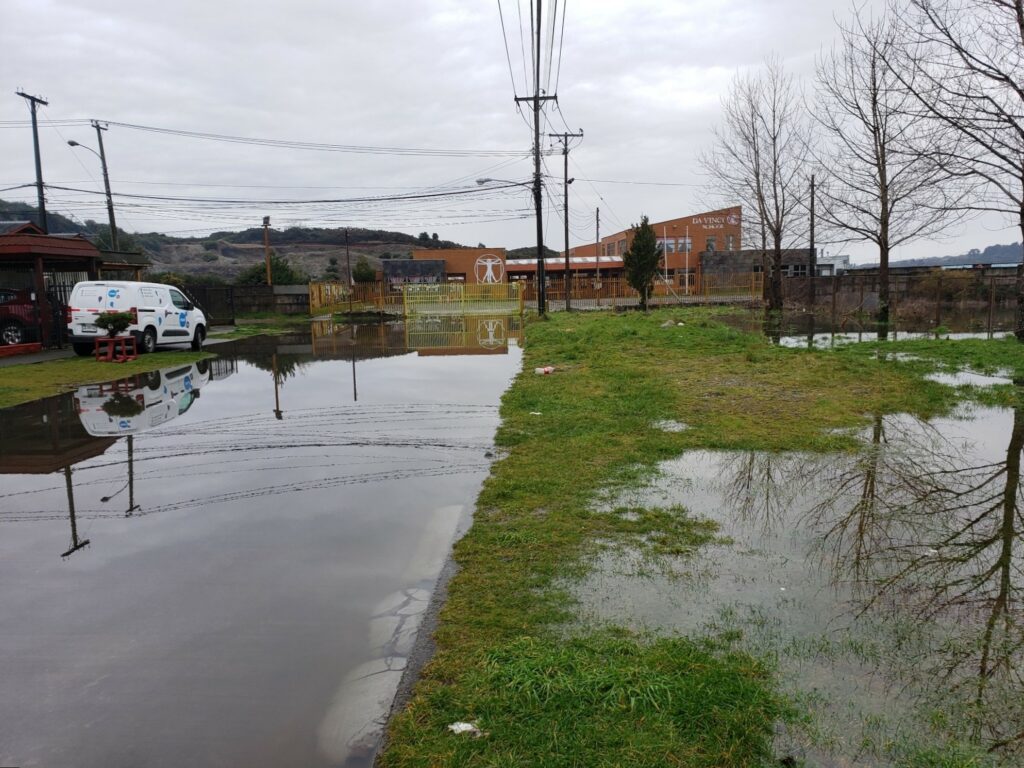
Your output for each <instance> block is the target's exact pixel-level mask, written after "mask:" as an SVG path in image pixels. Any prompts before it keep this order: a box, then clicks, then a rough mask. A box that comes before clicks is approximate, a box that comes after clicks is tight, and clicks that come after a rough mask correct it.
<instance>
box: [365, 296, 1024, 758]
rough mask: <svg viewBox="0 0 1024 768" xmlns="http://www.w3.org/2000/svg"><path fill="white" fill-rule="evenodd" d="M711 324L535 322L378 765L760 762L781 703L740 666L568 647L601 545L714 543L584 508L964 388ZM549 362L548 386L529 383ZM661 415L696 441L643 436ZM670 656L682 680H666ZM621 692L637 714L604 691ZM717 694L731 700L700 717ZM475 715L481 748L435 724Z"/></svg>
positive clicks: (686, 530)
mask: <svg viewBox="0 0 1024 768" xmlns="http://www.w3.org/2000/svg"><path fill="white" fill-rule="evenodd" d="M715 317H716V315H715V313H712V312H707V311H704V310H699V309H673V310H662V311H658V312H652V313H650V314H648V315H645V314H642V313H639V312H633V313H625V314H621V315H612V314H606V313H572V314H566V313H561V314H558V315H553V316H551V318H550V319H548V320H545V321H538V320H534V321H531V322H530V323H529V324H528V326H527V329H526V342H525V350H524V362H523V372H522V373H520V375H519V376H518V377H517V378H516V380H515V381H514V383H513V385H512V386H511V388H510V389H509V390H508V391H507V392H506V394H505V396H504V398H503V400H502V407H501V416H502V423H501V426H500V428H499V430H498V433H497V436H496V441H497V443H498V444H499V445H500V446H502V447H504V448H505V449H506V457H505V458H504V459H502V460H501V461H499V462H497V463H496V464H495V465H494V466H493V467H492V471H491V475H490V477H489V478H488V479H487V481H486V482H485V484H484V487H483V490H482V491H481V494H480V496H479V499H478V503H477V514H476V517H475V520H474V524H473V526H472V528H471V529H470V531H469V532H468V533H467V534H466V536H465V537H463V538H462V539H461V540H460V541H459V542H458V543H457V544H456V546H455V549H454V558H455V560H456V562H457V563H458V566H459V572H458V573H457V575H456V576H455V577H454V578H453V579H452V581H451V583H450V584H449V588H448V600H447V603H446V604H445V606H444V608H443V609H442V612H441V617H440V624H439V627H438V630H437V632H436V634H435V640H436V643H437V652H436V654H435V657H434V659H433V660H432V661H431V662H430V663H429V664H428V665H427V667H426V668H425V669H424V671H423V674H422V676H421V679H420V682H419V683H418V685H417V687H416V690H415V692H414V695H413V698H412V700H411V702H410V704H409V706H407V707H406V709H405V710H404V711H403V712H402V713H400V714H399V715H398V716H397V717H396V718H395V719H394V720H393V722H392V725H391V730H390V739H389V743H388V746H387V748H386V749H385V751H384V753H383V754H382V756H381V758H380V761H381V764H382V765H384V766H389V767H391V768H396V767H397V766H438V765H470V766H477V765H480V766H484V765H487V766H498V765H508V766H511V765H522V766H527V765H529V766H542V765H580V766H584V765H587V766H589V765H609V766H611V765H616V766H634V765H636V766H646V765H673V764H676V765H747V764H750V765H753V764H757V761H758V760H761V759H762V758H763V757H764V755H766V754H767V753H766V750H767V748H768V745H769V744H770V742H771V736H772V729H773V725H774V721H775V719H776V718H777V717H778V716H779V714H780V713H781V712H782V711H783V708H782V707H781V705H780V704H779V702H778V700H777V697H776V695H775V693H774V692H773V687H772V683H771V680H770V678H769V676H768V675H767V674H766V673H765V670H764V669H763V668H762V667H761V666H759V664H758V663H757V662H756V661H755V660H754V659H752V658H750V657H749V656H744V655H742V654H736V653H733V652H731V651H729V650H728V649H726V648H724V647H722V646H720V645H715V644H709V643H706V642H704V641H702V640H701V639H699V638H698V639H691V640H683V639H678V638H676V639H671V640H666V641H659V642H657V643H648V642H645V641H644V640H643V639H640V638H635V637H630V636H621V637H617V638H615V639H614V640H611V639H609V638H608V637H607V636H604V635H601V634H590V635H588V634H587V631H586V630H585V629H580V630H573V633H574V636H573V637H570V638H568V639H566V638H565V637H564V636H563V633H564V627H565V626H566V625H568V624H569V623H570V621H571V620H572V619H574V618H576V617H575V616H574V614H573V608H574V605H573V603H572V601H571V599H570V598H569V596H568V595H567V594H566V593H565V591H564V590H563V589H561V588H560V587H559V584H564V579H566V578H567V577H572V576H574V575H579V574H582V573H584V572H585V570H586V567H587V565H586V564H587V562H588V556H589V555H591V554H593V553H594V552H596V551H597V548H598V547H599V546H602V545H603V544H604V543H606V542H608V541H609V540H611V541H620V542H625V543H628V544H630V545H633V546H639V547H641V548H643V547H646V548H647V549H648V551H649V552H653V553H655V554H658V553H661V554H676V555H678V554H681V555H684V556H685V554H686V553H687V552H690V551H692V550H693V549H694V548H696V547H699V546H701V545H702V544H705V543H707V542H708V541H710V540H711V539H712V538H713V537H714V535H715V531H714V529H713V527H711V526H709V525H707V524H706V523H701V522H700V521H696V520H693V519H692V518H690V517H689V516H688V515H687V514H686V511H685V510H682V509H679V508H673V509H667V510H666V509H654V510H651V509H643V510H637V509H627V510H623V509H616V510H613V511H611V512H608V511H599V510H598V509H597V505H596V504H595V502H596V501H597V500H598V499H600V498H609V497H611V496H613V495H614V492H615V491H616V490H622V489H626V488H629V487H635V486H637V485H638V484H641V483H643V482H644V481H645V480H647V479H648V478H650V477H651V475H652V473H653V472H655V471H656V467H657V464H658V462H660V461H662V460H666V459H670V458H674V457H677V456H679V455H680V454H681V453H682V452H683V451H685V450H687V449H742V450H767V451H781V450H809V451H831V450H847V449H849V450H852V449H854V448H855V447H856V441H855V439H854V437H853V436H852V435H851V432H852V431H853V430H855V429H856V428H860V427H864V426H866V425H867V424H869V423H870V418H871V415H872V414H876V413H894V412H908V413H911V414H914V415H915V416H918V417H921V418H929V417H933V416H937V415H941V414H945V413H948V412H950V411H951V409H953V408H954V407H955V406H956V405H957V403H958V402H959V401H960V399H961V398H962V397H963V393H962V392H959V391H958V390H956V389H954V388H951V387H948V386H944V385H942V384H938V383H936V382H931V381H927V380H925V379H923V377H922V374H923V372H924V370H925V368H924V367H923V366H915V365H908V364H904V363H897V362H894V361H893V360H891V359H887V357H886V356H880V355H879V354H877V353H872V352H871V350H870V349H869V348H867V347H866V348H865V349H864V350H860V351H855V350H840V351H831V350H810V351H808V350H803V349H799V350H798V349H787V348H782V347H777V346H774V345H772V344H771V343H770V342H769V341H768V340H766V339H765V338H764V337H762V336H760V335H755V334H752V333H746V332H743V331H739V330H736V329H733V328H729V327H727V326H725V325H723V324H721V323H719V322H717V320H716V319H715ZM920 343H924V344H931V343H932V342H913V343H907V344H908V347H907V351H908V352H911V353H913V352H914V349H912V348H910V345H911V344H914V345H916V344H920ZM935 343H937V344H945V343H946V342H935ZM949 343H950V344H959V343H961V342H949ZM986 343H987V344H996V345H1000V344H1002V342H981V343H980V345H979V346H978V347H977V349H976V350H975V351H974V352H972V353H955V352H951V351H948V350H945V349H944V350H943V355H944V357H943V360H944V361H945V362H944V364H953V363H954V362H955V361H958V360H959V359H960V355H961V354H966V355H967V356H968V357H971V356H972V355H973V356H974V358H976V359H982V358H984V359H990V358H991V359H992V360H993V364H996V362H995V361H999V362H998V364H999V365H1000V366H1002V365H1004V357H1003V356H1002V355H1001V354H1000V353H999V352H995V351H993V350H992V349H989V348H987V347H985V346H984V345H985V344H986ZM902 344H903V343H901V346H900V349H902V348H903V346H902ZM998 349H1000V350H1003V349H1004V347H1002V346H999V347H998ZM1005 349H1006V350H1007V351H1008V353H1009V354H1011V355H1016V354H1018V352H1017V350H1016V348H1013V347H1009V346H1007V347H1006V348H1005ZM1022 360H1024V358H1022ZM547 365H553V366H555V368H556V371H555V373H554V374H553V375H550V376H537V375H535V374H534V372H533V371H534V368H537V367H541V366H547ZM934 365H935V363H933V364H932V367H934ZM668 420H672V421H679V422H683V423H685V424H687V425H688V427H689V428H688V429H686V430H684V431H680V432H668V431H663V430H661V429H658V428H656V427H655V426H654V425H655V424H656V423H657V422H660V421H668ZM663 642H664V643H665V644H662V643H663ZM677 655H678V657H679V666H672V665H670V664H669V665H667V666H665V664H667V662H666V660H665V657H671V656H677ZM599 662H600V663H599ZM659 665H662V666H659ZM638 670H648V671H650V673H651V677H650V678H649V679H650V681H651V682H652V684H654V685H655V687H656V688H657V692H656V693H650V692H648V693H645V692H643V690H644V689H642V686H641V685H640V683H639V682H638V680H639V678H640V677H641V675H640V674H639V672H638ZM520 679H521V682H516V681H517V680H520ZM615 680H620V681H623V682H622V684H621V686H619V685H618V684H617V683H612V682H609V681H615ZM600 681H604V682H600ZM634 684H635V685H637V686H639V687H638V691H639V692H638V693H637V694H636V696H635V697H633V698H636V699H637V701H638V702H640V703H641V704H642V706H641V708H640V709H636V708H633V707H631V706H623V705H622V702H623V701H627V700H631V697H630V696H625V695H619V694H617V693H610V691H624V690H627V689H629V688H630V686H631V685H634ZM549 687H551V692H550V693H549V692H548V688H549ZM730 691H731V692H733V694H727V692H730ZM573 692H575V693H576V694H577V695H578V696H579V697H580V702H578V703H576V704H573V703H572V702H571V701H570V699H572V695H573ZM719 694H722V695H728V697H729V698H728V700H729V702H730V703H729V705H728V706H725V705H724V704H723V705H720V704H715V703H712V702H718V701H719V699H718V698H717V697H718V696H719ZM702 703H703V704H702ZM474 717H478V718H480V720H481V723H480V727H481V728H483V729H484V730H486V731H489V735H488V736H487V737H486V738H482V739H478V740H473V741H468V742H467V741H465V739H464V737H458V736H456V735H454V734H450V733H448V732H447V731H446V730H445V726H446V725H447V724H448V723H450V722H454V721H455V720H468V719H472V718H474ZM460 739H461V740H460ZM574 754H575V757H574Z"/></svg>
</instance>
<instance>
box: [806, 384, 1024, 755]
mask: <svg viewBox="0 0 1024 768" xmlns="http://www.w3.org/2000/svg"><path fill="white" fill-rule="evenodd" d="M1022 402H1024V401H1022ZM884 421H885V420H883V418H882V417H881V416H878V417H876V418H875V425H874V427H873V430H872V443H871V446H870V447H869V448H868V449H867V450H866V451H865V452H864V454H863V456H862V457H861V458H858V459H853V460H851V461H849V462H847V463H845V464H843V463H840V464H838V465H834V466H833V467H832V471H831V472H828V473H825V474H824V475H823V477H824V479H825V480H826V482H825V483H823V484H822V485H821V486H820V488H819V489H818V492H819V493H820V494H822V497H821V498H822V500H821V501H820V502H819V503H818V504H817V505H816V506H815V507H814V508H813V509H812V510H811V512H810V515H809V522H810V524H811V528H812V529H813V530H815V531H816V532H817V533H818V534H819V537H820V539H819V541H820V545H821V547H822V548H823V549H826V550H828V551H830V552H831V554H832V560H833V573H834V577H835V578H836V579H837V580H849V581H850V582H851V584H852V585H853V587H854V594H855V595H856V598H857V602H858V610H859V611H860V612H861V613H866V612H872V615H874V616H878V617H879V618H881V619H882V620H884V621H886V622H890V623H893V624H895V628H896V629H899V628H901V627H902V626H903V624H904V623H905V622H907V621H912V622H914V623H916V624H917V625H918V626H919V627H927V628H929V630H932V631H935V632H936V633H937V637H938V640H939V646H938V648H926V649H924V650H923V651H921V650H920V649H918V650H917V653H918V654H919V657H915V658H913V659H908V660H906V662H907V663H905V664H904V668H903V669H900V670H898V672H899V673H900V676H901V677H903V678H905V679H913V680H914V682H915V683H917V684H919V685H920V684H928V685H930V686H931V687H932V688H933V690H932V691H931V693H933V694H934V695H935V696H936V697H937V698H942V697H950V696H951V695H952V696H957V697H959V702H958V703H959V705H960V709H959V710H958V712H957V714H958V715H960V716H961V717H962V718H964V723H965V724H969V730H970V736H971V738H972V739H974V740H977V741H982V742H984V743H985V744H986V745H987V746H988V747H989V748H990V749H992V750H999V749H1003V748H1011V747H1014V746H1015V745H1016V746H1020V744H1019V742H1021V740H1022V739H1024V709H1022V707H1021V702H1022V699H1024V677H1022V672H1024V621H1022V620H1024V615H1022V612H1024V600H1022V593H1021V589H1022V588H1024V578H1022V577H1024V573H1022V564H1024V556H1022V554H1021V553H1020V551H1019V544H1020V540H1021V539H1022V537H1024V518H1022V510H1024V507H1022V504H1021V491H1022V489H1021V483H1020V459H1021V450H1022V448H1024V408H1022V407H1021V406H1018V407H1016V408H1014V409H1013V425H1012V428H1011V430H1010V435H1009V439H1008V441H1007V444H1006V449H1005V453H1004V454H1003V455H1002V456H1001V457H999V458H998V459H994V460H981V459H980V457H979V456H978V455H977V454H975V453H974V452H973V451H972V450H971V446H966V445H963V444H958V443H957V442H955V441H953V440H950V439H949V438H947V437H945V436H944V435H943V434H942V433H941V432H940V431H938V430H937V429H934V428H932V427H930V426H928V425H927V424H921V423H918V424H914V425H908V424H907V423H906V422H907V419H905V418H902V419H892V420H891V421H893V422H894V424H893V426H894V427H895V428H894V429H891V430H886V427H885V424H884ZM886 431H888V432H889V433H890V434H892V435H893V436H892V437H891V438H889V439H888V440H886V439H885V438H884V435H885V433H886ZM1015 545H1018V551H1017V552H1016V553H1015V552H1014V548H1015ZM948 703H949V702H948V701H947V704H948Z"/></svg>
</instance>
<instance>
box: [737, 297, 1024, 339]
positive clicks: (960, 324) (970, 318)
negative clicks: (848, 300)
mask: <svg viewBox="0 0 1024 768" xmlns="http://www.w3.org/2000/svg"><path fill="white" fill-rule="evenodd" d="M722 320H723V322H725V323H727V324H729V325H732V326H735V327H737V328H741V329H743V330H746V331H753V332H763V333H764V334H765V335H766V336H767V337H768V338H769V339H771V341H772V342H773V343H775V344H778V345H779V346H783V347H805V348H808V349H809V348H812V347H816V348H819V349H820V348H827V347H834V346H838V345H840V344H851V343H856V342H861V341H878V325H877V323H874V322H873V321H870V320H864V321H861V320H858V319H855V318H849V317H842V318H836V320H835V322H833V321H832V318H830V317H827V316H822V315H814V314H809V313H807V312H784V313H782V314H781V315H770V314H767V313H766V312H765V311H764V310H752V311H747V312H741V311H738V312H735V313H732V314H728V315H724V316H723V317H722ZM1013 322H1014V310H1012V309H1008V308H1005V307H1000V308H999V309H998V310H997V311H995V312H993V315H992V327H991V332H990V331H989V324H988V315H987V313H986V312H984V311H973V312H972V311H967V310H964V311H952V310H950V311H947V312H945V313H944V314H942V315H941V317H940V325H938V326H936V324H935V321H934V316H931V315H929V316H928V317H915V318H913V319H900V320H899V321H898V322H896V321H894V322H892V323H890V325H889V327H888V334H887V337H888V338H889V339H890V340H892V341H899V340H907V339H935V338H942V339H989V338H1003V337H1004V336H1007V335H1009V334H1010V333H1011V332H1012V331H1013Z"/></svg>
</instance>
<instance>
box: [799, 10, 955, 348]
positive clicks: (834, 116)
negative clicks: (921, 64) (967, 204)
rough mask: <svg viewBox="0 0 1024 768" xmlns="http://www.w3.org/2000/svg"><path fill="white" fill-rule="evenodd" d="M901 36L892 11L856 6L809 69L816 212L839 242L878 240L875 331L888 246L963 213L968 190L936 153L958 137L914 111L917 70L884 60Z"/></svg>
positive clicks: (884, 311) (883, 313) (883, 310)
mask: <svg viewBox="0 0 1024 768" xmlns="http://www.w3.org/2000/svg"><path fill="white" fill-rule="evenodd" d="M902 43H903V39H902V30H901V27H900V26H899V25H898V24H897V23H895V22H894V20H893V19H892V18H882V19H878V20H873V19H871V18H870V17H866V12H865V11H864V10H863V9H862V8H854V17H853V19H852V21H850V22H849V23H847V24H840V41H839V44H838V46H837V47H836V48H834V49H833V50H832V51H831V52H830V53H828V54H827V55H825V56H823V57H821V58H820V59H819V61H818V63H817V67H816V74H817V102H816V104H815V110H814V115H815V118H816V120H817V122H818V124H819V125H820V126H821V129H822V134H823V135H824V137H825V138H826V139H827V141H826V142H824V146H823V148H822V149H821V151H820V152H818V153H816V154H817V159H818V163H817V165H819V166H820V167H821V168H822V169H824V173H825V180H824V183H823V184H822V185H821V187H820V188H819V189H820V192H819V194H818V200H819V206H820V218H821V219H822V220H823V222H824V223H825V225H826V226H828V227H830V228H832V229H833V230H836V231H837V232H838V233H839V234H841V235H842V236H843V238H844V239H850V240H857V241H867V242H871V243H873V244H874V245H875V246H877V248H878V263H879V294H878V315H877V320H878V323H879V335H880V336H881V335H884V334H886V333H887V332H888V323H889V254H890V252H891V251H892V250H893V249H895V248H897V247H899V246H901V245H904V244H905V243H909V242H910V241H912V240H915V239H917V238H920V237H928V236H933V235H935V234H937V233H939V232H940V231H942V230H943V229H944V228H946V227H947V226H948V225H949V224H950V223H952V221H953V220H954V219H956V218H957V212H958V211H959V212H961V213H960V215H962V212H963V207H962V206H963V203H964V201H965V199H966V188H967V185H965V184H963V183H962V180H959V179H957V178H956V177H954V175H953V174H951V173H950V171H948V170H947V168H946V166H945V165H944V164H943V163H942V162H939V161H937V159H936V158H937V157H941V156H948V155H949V154H955V153H956V151H957V146H958V141H957V140H958V138H959V136H958V135H957V133H956V132H954V131H951V130H950V129H949V127H948V126H947V125H945V124H943V123H940V122H937V121H935V120H932V119H929V117H928V115H926V114H923V113H922V112H921V110H920V109H919V108H918V106H917V104H916V101H915V98H914V96H913V94H912V92H911V90H909V89H908V87H906V86H905V83H906V84H909V85H910V86H911V87H913V86H914V85H915V84H916V82H917V81H916V77H915V74H914V73H913V72H912V71H909V72H904V73H900V74H899V75H898V74H897V73H896V72H895V71H893V70H892V69H890V67H889V65H888V64H887V62H892V63H893V64H894V65H895V64H897V63H905V62H903V60H902V59H900V58H899V57H897V56H896V55H895V53H896V51H897V50H898V49H899V48H900V47H901V46H902Z"/></svg>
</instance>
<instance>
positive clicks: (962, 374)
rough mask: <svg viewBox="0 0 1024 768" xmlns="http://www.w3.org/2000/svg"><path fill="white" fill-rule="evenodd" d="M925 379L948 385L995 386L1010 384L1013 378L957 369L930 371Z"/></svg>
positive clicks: (1007, 375)
mask: <svg viewBox="0 0 1024 768" xmlns="http://www.w3.org/2000/svg"><path fill="white" fill-rule="evenodd" d="M925 378H926V379H929V380H931V381H936V382H938V383H939V384H946V385H948V386H950V387H964V386H970V387H996V386H999V385H1002V384H1012V383H1013V379H1012V378H1011V377H1010V375H1009V374H1005V375H1002V376H988V375H986V374H983V373H975V372H974V371H957V372H956V373H930V374H928V375H926V376H925Z"/></svg>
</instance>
